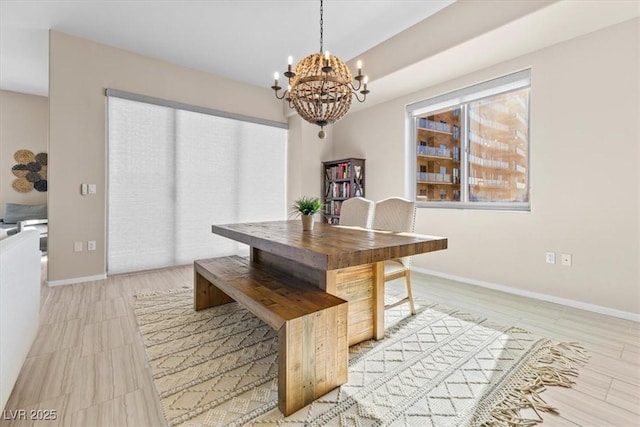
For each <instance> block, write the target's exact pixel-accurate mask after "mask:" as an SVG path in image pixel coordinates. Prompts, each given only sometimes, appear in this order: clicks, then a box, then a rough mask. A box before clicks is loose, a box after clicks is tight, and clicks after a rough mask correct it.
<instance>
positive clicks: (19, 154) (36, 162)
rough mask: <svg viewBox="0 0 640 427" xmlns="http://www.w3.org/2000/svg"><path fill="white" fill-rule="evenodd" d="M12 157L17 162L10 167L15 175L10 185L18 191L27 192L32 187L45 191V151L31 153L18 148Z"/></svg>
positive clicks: (46, 157) (46, 160)
mask: <svg viewBox="0 0 640 427" xmlns="http://www.w3.org/2000/svg"><path fill="white" fill-rule="evenodd" d="M13 158H14V159H15V160H16V162H18V164H17V165H14V166H13V167H12V168H11V172H12V173H13V174H14V175H15V176H17V177H18V178H17V179H14V180H13V184H12V185H11V186H12V187H13V189H14V190H16V191H17V192H19V193H27V192H29V191H31V190H33V189H34V188H35V189H36V191H41V192H44V191H47V163H48V156H47V153H38V154H33V152H32V151H29V150H18V151H16V152H15V153H14V155H13Z"/></svg>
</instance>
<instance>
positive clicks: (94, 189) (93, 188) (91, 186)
mask: <svg viewBox="0 0 640 427" xmlns="http://www.w3.org/2000/svg"><path fill="white" fill-rule="evenodd" d="M97 192H98V191H97V186H96V184H89V194H96V193H97Z"/></svg>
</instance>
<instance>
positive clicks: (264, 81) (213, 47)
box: [0, 0, 454, 96]
mask: <svg viewBox="0 0 640 427" xmlns="http://www.w3.org/2000/svg"><path fill="white" fill-rule="evenodd" d="M453 2H454V0H376V1H370V0H369V1H365V0H326V1H325V2H324V48H325V49H326V50H329V51H331V52H332V53H334V54H336V55H338V56H339V57H340V58H341V59H342V60H344V61H348V60H350V59H353V58H354V57H356V56H357V55H358V54H360V53H362V52H364V51H366V50H367V49H369V48H371V47H373V46H375V45H377V44H379V43H380V42H382V41H384V40H386V39H388V38H390V37H391V36H393V35H395V34H397V33H399V32H401V31H402V30H404V29H406V28H408V27H410V26H412V25H414V24H416V23H417V22H419V21H421V20H423V19H425V18H426V17H428V16H429V15H431V14H433V13H435V12H437V11H438V10H440V9H442V8H443V7H446V6H448V5H449V4H451V3H453ZM319 6H320V5H319V1H312V0H288V1H287V0H210V1H202V0H169V1H152V0H128V1H115V0H82V1H80V0H67V1H63V0H29V1H22V0H0V89H5V90H12V91H17V92H25V93H31V94H36V95H45V96H46V95H47V94H48V92H49V82H48V72H49V70H48V53H49V42H48V31H49V29H53V30H56V31H61V32H64V33H67V34H71V35H75V36H79V37H82V38H85V39H89V40H93V41H97V42H100V43H104V44H107V45H110V46H115V47H118V48H122V49H125V50H128V51H132V52H137V53H140V54H143V55H147V56H151V57H154V58H159V59H163V60H166V61H169V62H172V63H175V64H179V65H184V66H187V67H190V68H195V69H199V70H203V71H207V72H210V73H214V74H217V75H221V76H225V77H228V78H231V79H234V80H239V81H242V82H246V83H250V84H254V85H258V86H265V87H267V86H270V85H271V84H272V79H273V73H274V71H279V72H281V73H282V71H284V68H285V67H286V61H287V56H289V55H292V56H293V57H294V60H300V59H301V58H302V57H304V56H307V55H309V54H311V53H314V52H316V51H318V50H319V47H320V46H319V38H320V34H319V33H320V28H319V27H320V22H319V21H320V7H319ZM372 29H374V30H373V31H372ZM364 71H365V73H366V64H364Z"/></svg>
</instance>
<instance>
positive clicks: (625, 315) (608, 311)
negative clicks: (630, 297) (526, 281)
mask: <svg viewBox="0 0 640 427" xmlns="http://www.w3.org/2000/svg"><path fill="white" fill-rule="evenodd" d="M411 270H412V271H415V272H417V273H423V274H428V275H430V276H436V277H441V278H443V279H449V280H455V281H457V282H462V283H467V284H469V285H475V286H480V287H483V288H487V289H493V290H495V291H501V292H506V293H508V294H513V295H518V296H522V297H527V298H533V299H537V300H541V301H547V302H552V303H555V304H560V305H565V306H567V307H572V308H578V309H581V310H586V311H591V312H593V313H598V314H604V315H607V316H612V317H618V318H620V319H625V320H631V321H633V322H640V314H637V313H631V312H628V311H622V310H616V309H613V308H609V307H603V306H600V305H595V304H588V303H586V302H582V301H575V300H572V299H568V298H560V297H556V296H553V295H547V294H543V293H539V292H531V291H525V290H522V289H516V288H512V287H509V286H505V285H498V284H496V283H491V282H485V281H483V280H476V279H470V278H468V277H462V276H456V275H454V274H448V273H442V272H440V271H434V270H429V269H426V268H420V267H415V266H412V267H411Z"/></svg>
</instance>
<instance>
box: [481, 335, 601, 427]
mask: <svg viewBox="0 0 640 427" xmlns="http://www.w3.org/2000/svg"><path fill="white" fill-rule="evenodd" d="M588 358H589V356H588V355H587V353H586V351H585V349H584V348H583V347H582V346H581V345H579V344H578V343H576V342H561V343H551V342H550V341H546V342H545V344H543V345H542V347H540V348H539V349H538V350H537V351H536V352H535V353H534V355H533V356H532V357H531V358H530V359H529V361H528V362H527V363H526V364H525V365H524V366H522V367H521V368H520V370H519V371H518V372H517V373H516V375H514V376H513V377H512V378H513V379H514V380H513V381H512V384H510V385H507V387H506V388H505V389H503V390H508V391H505V392H502V393H500V392H499V393H497V394H496V396H494V398H493V399H490V401H491V403H489V402H488V403H487V404H486V405H485V407H484V408H477V411H476V416H475V417H474V418H475V421H476V422H474V423H472V424H473V425H481V426H488V427H532V426H535V425H537V424H539V423H541V422H542V421H543V419H542V413H545V412H548V413H554V414H558V410H557V409H556V408H555V407H553V406H551V405H549V404H548V403H547V402H545V400H544V399H543V398H542V397H541V393H542V392H544V391H545V389H546V387H547V386H560V387H567V388H569V387H571V386H572V385H573V384H574V383H575V381H574V380H573V378H575V377H577V376H578V367H579V366H580V365H583V364H584V363H586V362H587V359H588ZM524 409H531V410H533V412H535V414H536V418H523V417H522V410H524Z"/></svg>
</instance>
